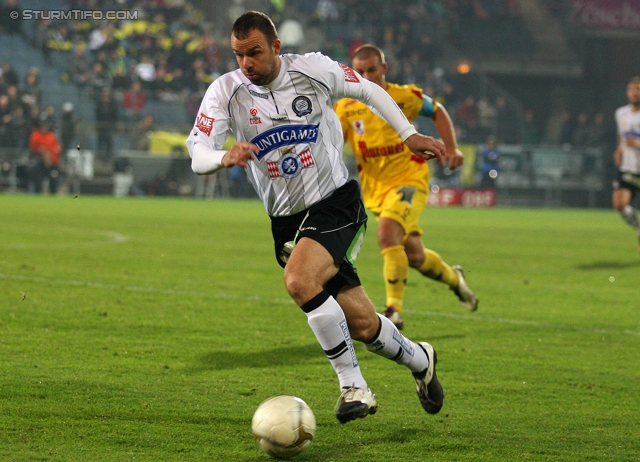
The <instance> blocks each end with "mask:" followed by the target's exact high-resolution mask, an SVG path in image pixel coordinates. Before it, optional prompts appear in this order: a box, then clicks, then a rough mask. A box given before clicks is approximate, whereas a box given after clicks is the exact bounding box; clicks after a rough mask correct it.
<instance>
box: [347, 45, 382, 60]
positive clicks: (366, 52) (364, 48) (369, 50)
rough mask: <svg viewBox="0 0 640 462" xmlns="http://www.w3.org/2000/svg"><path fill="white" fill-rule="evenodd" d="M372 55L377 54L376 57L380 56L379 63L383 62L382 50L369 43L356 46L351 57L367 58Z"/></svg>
mask: <svg viewBox="0 0 640 462" xmlns="http://www.w3.org/2000/svg"><path fill="white" fill-rule="evenodd" d="M372 56H377V57H378V58H380V63H382V64H385V59H384V51H382V50H381V49H380V48H378V47H377V46H375V45H372V44H370V43H365V44H364V45H360V46H359V47H358V48H356V50H355V51H354V52H353V56H351V58H352V59H356V58H358V59H368V58H371V57H372Z"/></svg>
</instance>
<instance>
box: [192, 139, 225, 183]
mask: <svg viewBox="0 0 640 462" xmlns="http://www.w3.org/2000/svg"><path fill="white" fill-rule="evenodd" d="M226 153H227V151H215V150H213V149H211V148H209V147H208V146H206V145H204V144H203V143H196V144H194V145H193V150H192V152H191V169H192V170H193V171H194V172H195V173H197V174H198V175H209V174H211V173H215V172H217V171H218V170H220V169H221V168H222V167H224V165H222V158H223V157H224V155H225V154H226Z"/></svg>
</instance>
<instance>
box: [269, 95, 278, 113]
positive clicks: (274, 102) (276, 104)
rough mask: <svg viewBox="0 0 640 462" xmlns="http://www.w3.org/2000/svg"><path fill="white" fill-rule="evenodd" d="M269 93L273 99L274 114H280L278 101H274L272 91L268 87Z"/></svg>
mask: <svg viewBox="0 0 640 462" xmlns="http://www.w3.org/2000/svg"><path fill="white" fill-rule="evenodd" d="M269 93H271V98H272V99H273V105H274V106H275V107H276V114H280V109H278V103H277V102H276V97H275V96H273V92H272V91H271V89H269Z"/></svg>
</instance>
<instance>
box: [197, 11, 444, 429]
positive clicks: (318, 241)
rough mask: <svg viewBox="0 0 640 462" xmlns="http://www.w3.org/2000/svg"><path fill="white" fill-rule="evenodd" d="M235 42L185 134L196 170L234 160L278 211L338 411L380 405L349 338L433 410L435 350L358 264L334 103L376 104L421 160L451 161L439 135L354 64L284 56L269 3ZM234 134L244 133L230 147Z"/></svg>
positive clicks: (281, 257) (295, 288) (291, 280)
mask: <svg viewBox="0 0 640 462" xmlns="http://www.w3.org/2000/svg"><path fill="white" fill-rule="evenodd" d="M230 43H231V48H232V49H233V53H234V54H235V56H236V60H237V62H238V65H239V69H237V70H235V71H232V72H229V73H227V74H224V75H223V76H221V77H220V78H218V79H216V80H215V81H214V82H213V83H212V84H211V85H210V86H209V88H208V89H207V92H206V93H205V95H204V98H203V100H202V103H201V105H200V110H199V111H198V114H199V115H198V117H197V119H196V122H195V124H194V127H193V130H192V131H191V134H190V135H189V138H188V140H187V146H188V148H189V154H190V156H191V158H192V163H191V166H192V168H193V171H194V172H196V173H197V174H203V175H206V174H210V173H212V172H215V171H217V170H219V169H220V168H223V167H231V166H234V165H239V166H241V167H243V168H245V170H246V171H247V177H248V178H249V181H250V182H251V184H252V185H253V187H254V188H255V190H256V192H257V194H258V196H259V197H260V198H261V200H262V202H263V204H264V207H265V209H266V210H267V213H268V214H269V216H270V218H271V230H272V235H273V239H274V247H275V249H274V250H275V255H276V258H277V260H278V263H279V264H280V265H281V266H282V267H283V268H284V284H285V287H286V289H287V292H288V293H289V295H290V296H291V298H292V299H293V300H294V301H295V302H296V304H297V305H298V306H300V308H301V309H302V311H303V312H304V313H305V314H306V316H307V321H308V323H309V326H310V327H311V330H312V331H313V333H314V335H315V336H316V338H317V340H318V342H319V343H320V345H321V347H322V349H323V350H324V351H325V353H326V355H327V357H328V359H329V361H330V363H331V365H332V366H333V368H334V370H335V372H336V374H337V376H338V381H339V385H340V389H341V394H340V397H339V399H338V402H337V404H336V408H335V412H336V417H337V418H338V420H339V421H340V422H341V423H345V422H348V421H350V420H353V419H356V418H361V417H365V416H366V415H368V414H373V413H375V412H376V410H377V402H376V398H375V395H374V394H373V393H372V392H371V390H370V389H369V387H368V386H367V382H366V380H365V379H364V377H363V375H362V371H361V369H360V366H359V364H358V360H357V357H356V354H355V350H354V347H353V343H352V339H355V340H359V341H361V342H363V343H364V346H365V348H366V349H367V350H369V351H371V352H373V353H375V354H378V355H380V356H382V357H384V358H387V359H390V360H392V361H395V362H396V363H398V364H401V365H403V366H405V367H407V368H408V369H409V371H410V372H411V373H412V375H413V378H414V379H415V383H416V389H417V393H418V398H419V399H420V403H421V404H422V407H423V408H424V410H425V411H426V412H428V413H430V414H436V413H437V412H439V411H440V409H441V408H442V404H443V400H444V393H443V391H442V386H441V385H440V382H439V381H438V378H437V376H436V363H437V354H436V351H435V350H434V348H433V347H432V346H431V345H430V344H429V343H427V342H420V343H415V342H413V341H411V340H409V339H408V338H406V337H404V336H403V335H402V334H401V333H400V332H399V331H398V329H397V328H396V326H395V325H394V324H393V323H392V322H391V321H389V319H387V318H386V317H384V316H382V315H380V314H378V313H376V310H375V307H374V305H373V303H372V302H371V300H369V298H368V297H367V295H366V294H365V292H364V289H363V288H362V285H361V283H360V279H359V277H358V274H357V271H356V268H355V259H356V257H357V255H358V252H359V250H360V245H361V243H362V240H363V239H364V232H365V226H366V220H367V215H366V213H365V208H364V204H363V203H362V200H361V198H360V191H359V186H358V183H357V182H356V181H355V180H349V176H348V170H347V167H346V165H345V164H344V161H343V159H342V155H343V154H342V148H343V146H344V141H343V136H342V130H341V128H340V121H339V120H338V117H337V116H336V113H335V112H334V111H333V102H334V101H336V100H337V99H339V98H344V97H348V98H355V99H359V100H362V101H364V102H365V103H367V104H370V105H371V106H373V107H375V108H376V110H378V111H379V112H380V114H381V115H382V116H384V117H385V119H386V120H388V121H389V123H390V124H391V126H392V127H394V130H396V131H397V132H398V133H399V134H400V136H401V139H402V140H403V141H404V142H405V143H406V144H407V146H409V147H410V149H411V150H412V151H413V153H414V154H415V155H416V156H418V157H420V158H422V159H425V160H427V159H431V158H434V157H435V158H437V159H439V160H441V161H442V162H443V163H446V161H447V158H446V153H445V149H444V145H443V144H442V143H441V142H440V141H438V140H436V139H434V138H432V137H430V136H425V135H421V134H419V133H418V132H417V131H416V129H415V128H414V127H413V125H411V123H410V122H409V121H408V120H407V118H406V117H405V116H404V114H403V113H402V111H400V109H399V108H398V106H397V105H396V104H395V103H394V102H393V99H391V97H390V96H389V95H388V94H387V93H386V92H385V91H384V90H383V89H381V88H380V87H378V86H377V85H374V84H372V83H371V82H369V81H367V80H365V79H363V78H362V77H361V76H359V75H358V74H357V73H356V72H354V71H353V70H352V69H351V68H349V67H347V66H344V65H342V64H340V63H338V62H336V61H334V60H332V59H330V58H328V57H327V56H324V55H322V54H320V53H308V54H305V55H298V54H283V55H280V48H281V44H280V40H279V39H278V35H277V32H276V29H275V27H274V25H273V22H272V21H271V20H270V19H269V17H268V16H266V15H265V14H263V13H259V12H256V11H249V12H247V13H244V14H243V15H242V16H240V17H239V18H238V19H237V20H236V21H235V22H234V24H233V29H232V33H231V42H230ZM229 132H233V134H234V135H235V138H236V140H237V142H236V143H235V144H234V145H233V146H232V147H231V149H229V150H228V151H224V150H223V145H224V142H225V140H226V139H227V135H228V134H229ZM449 161H450V162H451V161H453V159H449Z"/></svg>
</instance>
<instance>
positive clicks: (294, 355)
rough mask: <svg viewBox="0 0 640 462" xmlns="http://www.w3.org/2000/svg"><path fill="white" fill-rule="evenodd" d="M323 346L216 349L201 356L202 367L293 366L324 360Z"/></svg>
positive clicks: (211, 368) (213, 368) (206, 368)
mask: <svg viewBox="0 0 640 462" xmlns="http://www.w3.org/2000/svg"><path fill="white" fill-rule="evenodd" d="M324 358H325V356H324V352H323V351H322V348H320V346H319V345H317V344H309V345H292V346H287V347H278V348H272V349H270V350H264V351H258V352H256V351H250V352H246V353H245V352H238V351H214V352H212V353H209V354H206V355H204V356H202V357H201V360H200V362H201V364H202V369H204V370H215V369H237V368H240V367H248V368H254V367H255V368H265V367H278V366H291V365H292V364H299V363H303V362H309V361H317V360H323V359H324Z"/></svg>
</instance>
